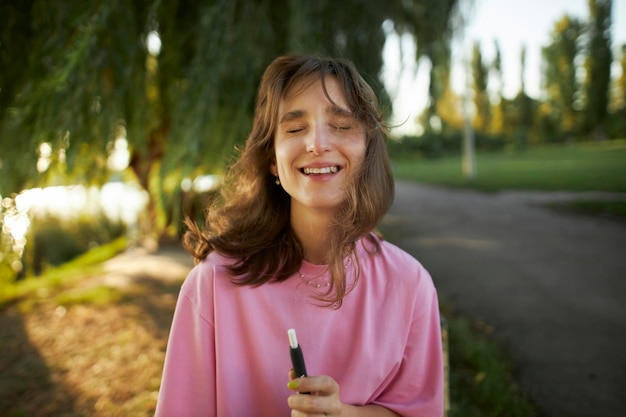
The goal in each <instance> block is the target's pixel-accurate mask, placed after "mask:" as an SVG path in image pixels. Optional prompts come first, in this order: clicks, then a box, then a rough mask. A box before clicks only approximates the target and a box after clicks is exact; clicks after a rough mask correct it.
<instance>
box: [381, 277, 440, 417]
mask: <svg viewBox="0 0 626 417" xmlns="http://www.w3.org/2000/svg"><path fill="white" fill-rule="evenodd" d="M418 275H419V276H418V286H417V290H416V296H415V298H414V306H413V315H412V320H411V326H410V329H409V332H408V338H407V343H406V348H405V351H404V356H403V359H402V363H401V366H400V369H399V370H398V373H397V374H396V375H395V377H394V379H393V381H392V382H391V383H390V385H389V386H388V387H387V389H386V390H385V392H384V393H383V394H382V395H381V396H380V397H379V398H378V399H377V401H376V402H375V403H376V404H378V405H381V406H383V407H386V408H388V409H390V410H393V411H395V412H396V413H398V414H400V415H402V416H411V417H439V416H443V406H444V404H443V401H444V398H443V397H444V375H443V351H442V343H441V322H440V317H439V303H438V301H437V292H436V290H435V287H434V285H433V282H432V279H431V277H430V274H429V273H428V271H426V269H424V268H422V267H421V266H420V268H419V274H418Z"/></svg>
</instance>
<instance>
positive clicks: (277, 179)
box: [274, 176, 280, 185]
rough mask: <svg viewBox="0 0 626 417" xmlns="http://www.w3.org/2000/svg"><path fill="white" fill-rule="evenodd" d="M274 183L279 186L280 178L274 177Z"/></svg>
mask: <svg viewBox="0 0 626 417" xmlns="http://www.w3.org/2000/svg"><path fill="white" fill-rule="evenodd" d="M274 182H275V183H276V185H280V178H278V176H276V181H274Z"/></svg>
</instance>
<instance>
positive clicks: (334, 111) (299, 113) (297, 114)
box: [278, 106, 354, 124]
mask: <svg viewBox="0 0 626 417" xmlns="http://www.w3.org/2000/svg"><path fill="white" fill-rule="evenodd" d="M326 113H328V114H331V115H333V116H343V117H354V115H353V114H352V112H351V111H349V110H346V109H344V108H342V107H339V106H328V107H327V108H326ZM305 114H306V112H305V111H304V110H292V111H290V112H287V113H285V114H284V115H283V117H281V118H280V121H279V122H278V123H279V124H280V123H284V122H289V121H291V120H296V119H300V118H302V117H304V115H305Z"/></svg>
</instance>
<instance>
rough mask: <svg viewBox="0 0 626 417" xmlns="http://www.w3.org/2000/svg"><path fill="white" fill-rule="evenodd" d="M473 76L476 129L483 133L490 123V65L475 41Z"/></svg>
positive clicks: (474, 123) (473, 48)
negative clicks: (484, 59)
mask: <svg viewBox="0 0 626 417" xmlns="http://www.w3.org/2000/svg"><path fill="white" fill-rule="evenodd" d="M472 76H473V80H474V82H473V90H474V108H475V110H476V112H475V114H474V122H473V125H474V129H475V130H476V131H478V132H481V133H487V130H488V128H489V125H490V118H491V114H490V113H491V112H490V106H491V105H490V103H489V94H488V92H487V83H488V79H489V67H488V66H487V65H486V64H485V63H484V61H483V56H482V52H481V50H480V44H479V43H478V42H475V43H474V46H473V47H472Z"/></svg>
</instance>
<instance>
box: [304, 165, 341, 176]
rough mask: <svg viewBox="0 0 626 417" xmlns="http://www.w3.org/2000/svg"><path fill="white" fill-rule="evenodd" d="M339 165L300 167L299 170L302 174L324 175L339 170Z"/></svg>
mask: <svg viewBox="0 0 626 417" xmlns="http://www.w3.org/2000/svg"><path fill="white" fill-rule="evenodd" d="M340 169H341V167H339V166H336V165H332V166H327V167H305V168H300V172H302V173H303V174H304V175H326V174H336V173H337V172H339V170H340Z"/></svg>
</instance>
